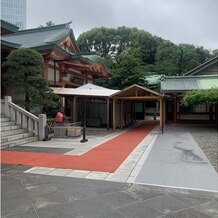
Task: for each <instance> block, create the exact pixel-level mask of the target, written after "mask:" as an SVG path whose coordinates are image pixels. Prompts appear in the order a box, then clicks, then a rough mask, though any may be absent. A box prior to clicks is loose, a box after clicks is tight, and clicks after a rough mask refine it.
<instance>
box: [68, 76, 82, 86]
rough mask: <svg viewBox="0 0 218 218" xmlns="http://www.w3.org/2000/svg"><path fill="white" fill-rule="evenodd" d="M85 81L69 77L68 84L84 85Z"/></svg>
mask: <svg viewBox="0 0 218 218" xmlns="http://www.w3.org/2000/svg"><path fill="white" fill-rule="evenodd" d="M84 81H85V79H84V78H81V77H78V76H71V77H70V82H72V83H75V84H78V85H83V84H84Z"/></svg>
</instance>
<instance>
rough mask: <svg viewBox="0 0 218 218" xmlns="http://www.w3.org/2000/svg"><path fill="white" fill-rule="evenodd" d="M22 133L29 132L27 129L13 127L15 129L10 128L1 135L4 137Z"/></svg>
mask: <svg viewBox="0 0 218 218" xmlns="http://www.w3.org/2000/svg"><path fill="white" fill-rule="evenodd" d="M21 133H27V129H13V130H8V131H2V132H1V137H2V138H3V137H5V136H11V135H17V134H21Z"/></svg>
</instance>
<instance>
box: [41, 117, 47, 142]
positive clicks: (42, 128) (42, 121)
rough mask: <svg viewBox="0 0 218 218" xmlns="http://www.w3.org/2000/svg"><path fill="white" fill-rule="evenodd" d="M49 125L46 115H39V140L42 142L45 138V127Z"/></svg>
mask: <svg viewBox="0 0 218 218" xmlns="http://www.w3.org/2000/svg"><path fill="white" fill-rule="evenodd" d="M46 123H47V118H46V114H40V115H39V140H40V141H42V140H43V139H44V138H45V126H46Z"/></svg>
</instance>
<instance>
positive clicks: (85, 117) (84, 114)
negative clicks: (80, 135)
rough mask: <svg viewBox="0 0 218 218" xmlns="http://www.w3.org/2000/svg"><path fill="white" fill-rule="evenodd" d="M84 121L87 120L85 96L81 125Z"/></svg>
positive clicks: (84, 123) (84, 124)
mask: <svg viewBox="0 0 218 218" xmlns="http://www.w3.org/2000/svg"><path fill="white" fill-rule="evenodd" d="M86 121H87V102H86V98H84V110H83V126H86V125H87V123H86Z"/></svg>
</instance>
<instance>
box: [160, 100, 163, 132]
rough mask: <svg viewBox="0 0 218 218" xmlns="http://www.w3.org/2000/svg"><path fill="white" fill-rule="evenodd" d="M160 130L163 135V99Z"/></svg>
mask: <svg viewBox="0 0 218 218" xmlns="http://www.w3.org/2000/svg"><path fill="white" fill-rule="evenodd" d="M160 128H161V133H163V99H160Z"/></svg>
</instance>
